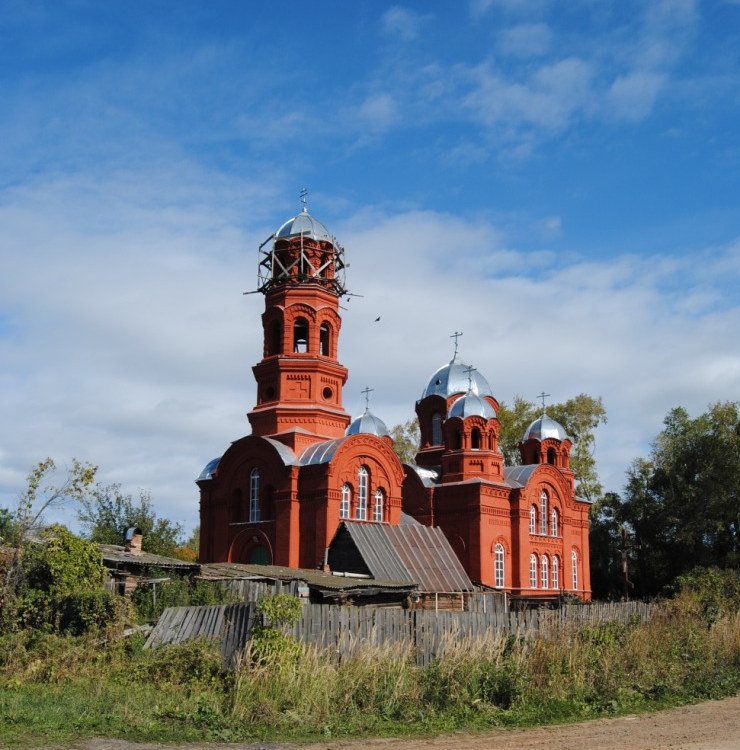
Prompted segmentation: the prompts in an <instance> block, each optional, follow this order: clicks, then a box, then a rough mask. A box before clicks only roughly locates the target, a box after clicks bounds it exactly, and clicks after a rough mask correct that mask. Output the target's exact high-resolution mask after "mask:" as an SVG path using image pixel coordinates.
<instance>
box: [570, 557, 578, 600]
mask: <svg viewBox="0 0 740 750" xmlns="http://www.w3.org/2000/svg"><path fill="white" fill-rule="evenodd" d="M570 564H571V566H572V567H573V591H578V553H577V552H576V551H575V550H573V551H572V552H571V553H570Z"/></svg>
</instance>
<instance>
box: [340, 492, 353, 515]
mask: <svg viewBox="0 0 740 750" xmlns="http://www.w3.org/2000/svg"><path fill="white" fill-rule="evenodd" d="M351 503H352V488H351V487H350V486H349V485H348V484H344V485H342V502H341V503H340V504H339V517H340V518H349V509H350V505H351Z"/></svg>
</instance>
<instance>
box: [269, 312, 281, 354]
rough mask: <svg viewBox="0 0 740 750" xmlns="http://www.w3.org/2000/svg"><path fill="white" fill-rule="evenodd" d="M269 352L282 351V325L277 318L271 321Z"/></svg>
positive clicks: (279, 352) (278, 352)
mask: <svg viewBox="0 0 740 750" xmlns="http://www.w3.org/2000/svg"><path fill="white" fill-rule="evenodd" d="M269 353H270V354H282V353H283V326H282V324H281V323H280V321H279V320H276V321H274V322H273V324H272V326H271V328H270V350H269Z"/></svg>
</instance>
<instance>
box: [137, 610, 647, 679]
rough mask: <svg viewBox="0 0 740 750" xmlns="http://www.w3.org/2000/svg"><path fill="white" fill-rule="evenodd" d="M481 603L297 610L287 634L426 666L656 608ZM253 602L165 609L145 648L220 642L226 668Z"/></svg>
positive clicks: (330, 648)
mask: <svg viewBox="0 0 740 750" xmlns="http://www.w3.org/2000/svg"><path fill="white" fill-rule="evenodd" d="M493 601H494V600H491V601H490V602H486V606H485V611H484V607H483V605H482V603H481V602H478V604H480V605H481V606H480V607H476V608H475V611H451V610H440V611H437V612H435V611H430V610H428V609H401V608H391V607H372V606H365V607H352V606H338V605H326V604H310V603H309V602H307V601H304V603H303V615H302V617H301V619H300V620H299V621H298V622H297V623H296V624H295V626H293V628H292V634H293V635H294V636H295V637H296V638H297V639H298V640H299V641H302V642H303V643H305V644H307V645H311V646H313V647H315V648H318V649H320V650H321V651H324V652H326V653H327V654H329V655H333V656H336V657H338V658H344V657H347V656H351V655H352V654H353V653H355V651H356V650H357V649H359V648H361V647H363V646H366V645H370V646H374V647H378V648H386V647H388V648H400V649H403V650H406V651H408V653H413V654H414V657H415V659H416V661H417V662H418V663H419V664H422V665H427V664H429V663H430V662H432V661H433V660H434V659H435V658H438V657H439V656H442V655H443V654H444V653H445V652H446V651H448V650H449V649H450V648H454V647H455V646H456V645H458V644H460V643H461V642H462V643H465V642H470V641H480V640H485V639H489V638H495V637H501V636H514V637H517V638H534V637H548V636H552V635H554V634H555V633H558V632H563V631H566V630H567V629H574V628H576V627H579V626H582V625H584V624H586V623H590V624H599V623H604V622H621V623H628V622H630V621H631V620H632V619H633V618H637V617H639V618H640V619H642V620H646V619H649V618H650V617H652V616H653V614H654V612H655V610H656V607H658V606H659V605H658V604H647V603H643V602H625V603H606V604H586V605H568V606H563V607H560V608H559V609H554V610H548V609H529V610H524V611H517V612H507V611H505V610H504V608H503V607H501V606H498V605H494V604H493ZM255 617H256V615H255V612H254V601H252V602H244V603H242V604H230V605H222V606H212V607H176V608H175V607H173V608H170V609H168V610H166V611H165V612H164V613H163V615H162V617H161V618H160V622H159V623H158V625H157V626H156V627H155V628H154V630H153V631H152V634H151V635H150V637H149V641H148V642H147V645H148V646H149V647H150V648H155V647H157V646H159V645H165V644H168V643H179V642H182V641H185V640H189V639H191V638H196V637H205V638H210V639H214V640H219V641H220V642H221V651H222V654H223V656H224V659H225V660H226V661H227V662H232V661H233V659H234V657H235V655H236V653H237V652H238V651H239V650H240V649H241V648H243V647H244V645H246V643H247V641H248V639H249V636H250V633H251V628H252V625H253V623H254V622H255Z"/></svg>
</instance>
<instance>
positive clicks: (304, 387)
mask: <svg viewBox="0 0 740 750" xmlns="http://www.w3.org/2000/svg"><path fill="white" fill-rule="evenodd" d="M301 197H302V199H303V202H304V205H303V210H302V211H301V212H300V213H299V214H298V215H297V216H295V217H294V218H292V219H290V220H289V221H287V222H285V224H283V226H281V227H280V229H278V231H277V232H276V233H275V234H273V235H271V236H270V237H268V238H267V239H266V240H265V241H264V242H263V243H262V245H260V248H259V253H260V262H259V268H258V283H259V286H258V288H257V291H259V292H262V294H264V296H265V311H264V313H263V314H262V329H263V339H264V346H263V353H262V360H261V361H260V362H259V363H257V364H256V365H255V366H254V367H253V368H252V371H253V372H254V377H255V379H256V381H257V404H256V406H255V407H254V409H252V411H250V412H249V414H248V415H247V416H248V418H249V422H250V424H251V425H252V432H253V434H254V435H258V436H260V437H270V438H274V439H275V440H279V441H280V442H281V443H284V444H285V445H287V446H288V447H289V448H291V449H292V450H293V451H294V452H300V451H301V450H303V449H304V448H305V447H307V446H308V445H311V444H312V443H315V442H318V441H321V440H327V439H332V438H339V437H343V436H344V431H345V428H346V427H347V425H348V424H349V422H350V416H349V414H348V413H347V412H346V411H345V410H344V408H343V406H342V388H343V386H344V384H345V383H346V381H347V369H346V368H345V367H343V366H342V365H341V364H340V363H339V361H338V359H337V343H338V339H339V329H340V326H341V318H340V317H339V312H338V310H339V298H340V297H341V296H343V295H344V294H346V289H345V287H344V268H345V265H344V248H343V247H342V246H341V245H340V244H339V243H338V242H337V241H336V239H335V238H334V237H333V236H332V235H331V234H329V232H328V230H327V229H326V227H325V226H324V225H323V224H321V222H319V221H317V220H316V219H314V218H313V217H312V216H311V215H310V214H309V213H308V210H307V208H306V205H305V192H303V193H302V195H301Z"/></svg>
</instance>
